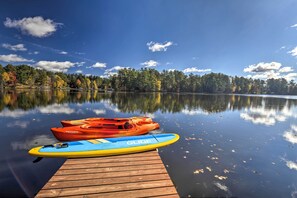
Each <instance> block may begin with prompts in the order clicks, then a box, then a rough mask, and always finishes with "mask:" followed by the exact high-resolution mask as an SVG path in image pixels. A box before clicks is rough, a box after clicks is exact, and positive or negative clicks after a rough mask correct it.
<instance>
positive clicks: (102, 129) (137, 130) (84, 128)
mask: <svg viewBox="0 0 297 198" xmlns="http://www.w3.org/2000/svg"><path fill="white" fill-rule="evenodd" d="M158 128H160V126H159V124H158V123H157V122H152V123H150V124H141V123H139V122H136V123H135V122H133V121H131V120H130V121H127V122H119V123H113V124H101V123H91V124H84V125H80V126H71V127H59V128H51V131H52V132H53V134H54V136H55V137H56V138H57V139H58V140H60V141H76V140H87V139H97V138H109V137H122V136H136V135H142V134H146V133H148V132H149V131H152V130H155V129H158Z"/></svg>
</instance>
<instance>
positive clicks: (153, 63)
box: [140, 60, 159, 67]
mask: <svg viewBox="0 0 297 198" xmlns="http://www.w3.org/2000/svg"><path fill="white" fill-rule="evenodd" d="M140 64H141V65H142V66H144V67H156V66H157V65H159V63H158V62H157V61H154V60H149V61H146V62H143V63H140Z"/></svg>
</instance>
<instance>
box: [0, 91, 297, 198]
mask: <svg viewBox="0 0 297 198" xmlns="http://www.w3.org/2000/svg"><path fill="white" fill-rule="evenodd" d="M139 115H146V116H150V117H152V118H153V119H154V120H155V121H157V122H159V123H160V126H161V129H160V130H159V131H158V132H175V133H178V134H179V135H180V137H181V138H180V140H179V141H178V142H177V143H175V144H173V145H171V146H168V147H165V148H162V149H160V150H159V152H160V155H161V158H162V160H163V162H164V164H165V165H166V167H167V170H168V172H169V174H170V176H171V178H172V180H173V182H174V184H175V185H176V187H177V190H178V193H179V195H180V196H183V197H190V196H191V197H204V196H205V197H209V196H213V197H218V196H236V197H297V148H296V146H297V98H296V97H286V98H282V97H266V96H238V95H195V94H194V95H193V94H160V93H150V94H141V93H139V94H133V93H117V94H114V93H107V94H104V93H96V92H95V93H81V92H74V93H70V92H64V91H54V92H52V91H44V92H38V91H18V92H15V91H11V92H6V93H0V131H1V132H0V137H1V138H0V143H1V149H0V175H1V177H0V197H25V196H27V197H32V196H34V194H35V193H37V192H38V190H39V189H40V188H42V186H43V185H44V184H45V183H46V182H47V181H48V180H49V179H50V177H51V176H52V175H53V174H54V173H55V171H56V170H57V169H58V168H59V167H60V166H61V165H62V163H63V162H64V159H43V160H41V161H40V162H38V163H32V161H33V160H34V159H35V158H34V157H31V156H29V155H28V154H27V151H28V150H29V149H30V148H32V147H33V146H37V145H44V144H51V143H54V142H56V141H57V140H56V139H55V138H54V136H53V135H52V134H51V131H50V128H51V127H54V126H60V120H62V119H78V118H85V117H95V116H97V117H130V116H139Z"/></svg>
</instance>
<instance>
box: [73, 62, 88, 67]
mask: <svg viewBox="0 0 297 198" xmlns="http://www.w3.org/2000/svg"><path fill="white" fill-rule="evenodd" d="M85 63H86V62H76V63H75V64H76V66H77V67H82V66H83V65H84V64H85Z"/></svg>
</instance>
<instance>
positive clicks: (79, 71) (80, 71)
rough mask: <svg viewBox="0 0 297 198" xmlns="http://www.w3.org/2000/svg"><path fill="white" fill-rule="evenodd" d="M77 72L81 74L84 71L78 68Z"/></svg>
mask: <svg viewBox="0 0 297 198" xmlns="http://www.w3.org/2000/svg"><path fill="white" fill-rule="evenodd" d="M75 73H78V74H81V73H83V71H82V70H76V71H75Z"/></svg>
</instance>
